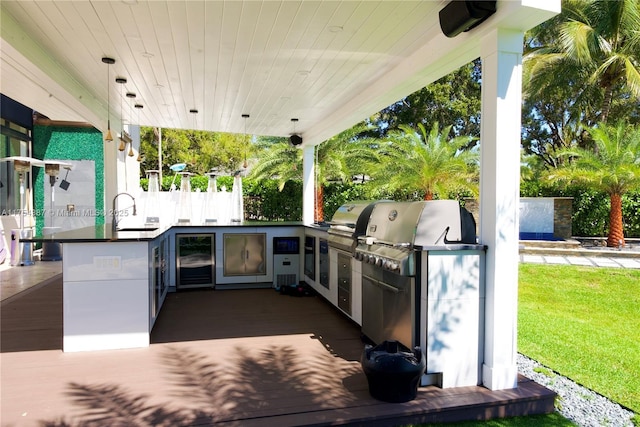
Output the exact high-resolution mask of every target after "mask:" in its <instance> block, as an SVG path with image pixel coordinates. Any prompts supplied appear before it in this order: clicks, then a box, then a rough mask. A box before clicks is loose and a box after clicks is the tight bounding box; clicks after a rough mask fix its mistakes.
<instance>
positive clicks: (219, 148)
mask: <svg viewBox="0 0 640 427" xmlns="http://www.w3.org/2000/svg"><path fill="white" fill-rule="evenodd" d="M158 140H159V132H158V130H157V129H155V128H149V127H143V128H141V130H140V143H141V150H140V152H141V154H142V156H143V160H142V165H141V172H142V173H144V171H145V170H149V169H157V168H158ZM253 152H254V147H253V146H252V144H251V141H250V140H249V138H248V137H247V136H246V135H242V134H231V133H222V132H206V131H194V130H182V129H162V165H163V166H162V173H163V175H166V174H172V173H173V172H171V170H170V169H169V167H170V166H171V165H173V164H176V163H186V164H187V170H188V171H189V172H193V173H196V174H199V175H204V174H205V173H206V172H208V171H209V170H210V169H211V168H214V167H215V168H219V169H222V170H225V171H227V172H233V171H236V170H238V169H240V168H242V167H243V166H244V165H245V162H246V161H248V159H249V158H251V156H252V155H253ZM245 167H246V166H245Z"/></svg>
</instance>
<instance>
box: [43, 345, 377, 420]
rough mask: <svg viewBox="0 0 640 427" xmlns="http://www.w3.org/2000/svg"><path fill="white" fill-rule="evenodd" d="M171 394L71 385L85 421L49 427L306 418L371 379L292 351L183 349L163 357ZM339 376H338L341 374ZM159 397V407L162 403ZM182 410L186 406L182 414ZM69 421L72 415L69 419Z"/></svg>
mask: <svg viewBox="0 0 640 427" xmlns="http://www.w3.org/2000/svg"><path fill="white" fill-rule="evenodd" d="M161 358H162V365H163V366H164V367H165V370H164V371H163V372H159V373H158V375H163V374H164V375H167V376H168V380H169V384H170V385H171V389H170V391H169V392H168V395H167V396H166V397H167V400H166V403H160V404H159V403H150V402H151V401H152V399H151V396H149V395H145V394H135V393H133V392H130V391H128V390H127V388H126V387H125V386H122V385H118V384H98V385H89V384H79V383H75V382H72V383H69V384H68V391H67V392H66V395H67V396H68V397H69V398H70V399H71V400H72V402H73V404H74V406H76V407H77V408H78V415H76V416H73V417H72V418H68V419H65V418H61V419H60V420H57V421H42V422H41V423H40V424H41V425H42V426H43V427H102V426H110V427H111V426H194V425H203V426H204V425H214V424H216V423H219V422H224V423H225V426H227V425H228V426H233V425H237V426H239V425H242V424H243V422H244V421H246V420H247V419H251V418H262V417H271V416H276V415H279V414H287V413H304V412H309V411H312V410H313V411H316V410H318V409H322V408H330V407H332V405H336V404H338V405H339V406H340V407H344V406H345V405H348V404H349V402H352V401H354V400H355V399H356V396H355V395H354V394H352V393H351V392H350V391H349V390H348V389H346V388H345V387H344V385H343V384H342V380H343V379H344V378H348V377H353V376H355V375H364V374H362V371H361V369H360V366H359V364H357V363H353V362H347V361H344V360H342V359H340V358H336V357H335V356H333V355H331V354H329V353H327V352H325V351H322V352H320V353H318V354H314V355H312V356H308V355H306V354H305V355H302V354H300V353H299V352H298V351H297V350H296V349H295V348H293V347H291V346H270V347H268V348H264V349H259V350H257V349H253V350H251V349H248V348H245V347H240V346H239V347H235V348H234V350H233V354H231V355H228V356H227V358H226V359H225V360H222V361H215V360H213V358H212V357H211V356H209V355H205V354H201V353H197V352H193V351H190V350H188V349H185V348H183V347H173V346H168V347H167V348H166V349H165V350H164V351H163V352H162V354H161ZM338 370H339V371H340V374H339V375H336V372H337V371H338ZM157 401H158V399H157V396H156V399H155V400H153V402H157ZM177 405H180V406H181V407H180V408H179V409H177V408H176V406H177ZM67 417H70V416H69V415H67Z"/></svg>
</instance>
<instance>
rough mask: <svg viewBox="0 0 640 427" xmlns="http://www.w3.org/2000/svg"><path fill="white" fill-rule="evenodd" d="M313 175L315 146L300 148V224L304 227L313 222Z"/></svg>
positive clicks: (314, 172) (314, 170)
mask: <svg viewBox="0 0 640 427" xmlns="http://www.w3.org/2000/svg"><path fill="white" fill-rule="evenodd" d="M315 175H316V164H315V146H313V145H306V146H304V147H303V148H302V223H303V224H305V225H309V224H313V222H314V212H315V204H314V201H315V196H316V189H315V187H316V185H315V182H316V181H315Z"/></svg>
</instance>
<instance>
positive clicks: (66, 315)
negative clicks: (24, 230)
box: [31, 222, 304, 352]
mask: <svg viewBox="0 0 640 427" xmlns="http://www.w3.org/2000/svg"><path fill="white" fill-rule="evenodd" d="M303 235H304V231H303V227H302V226H301V224H300V223H285V222H274V223H266V222H244V223H242V224H237V225H224V226H217V227H216V226H197V225H194V226H189V225H179V226H177V225H175V226H165V227H162V226H160V227H158V228H148V229H145V227H138V228H128V229H122V230H117V231H115V232H114V231H113V230H112V228H111V224H107V225H102V226H93V227H86V228H81V229H77V230H70V231H64V232H60V233H56V234H51V235H47V236H42V237H40V236H39V237H34V238H33V239H31V241H33V242H43V243H45V242H56V243H62V251H63V252H62V253H63V261H62V278H63V351H65V352H76V351H91V350H108V349H123V348H137V347H147V346H149V343H150V333H151V329H152V328H153V325H154V323H155V321H156V319H157V317H158V314H159V313H160V309H161V308H162V304H163V302H164V299H165V297H166V295H167V292H169V291H171V290H176V289H178V290H179V289H180V288H179V287H178V288H176V281H177V276H178V275H179V271H177V270H178V268H177V267H178V266H177V264H176V263H177V261H178V260H177V255H178V250H179V249H178V248H177V245H176V239H179V238H180V236H207V237H208V238H210V239H211V242H212V245H211V249H212V252H211V253H210V258H209V261H208V262H205V263H204V264H203V259H202V257H198V258H196V259H195V261H194V262H195V263H198V265H201V266H204V268H205V269H206V268H211V276H210V277H211V279H212V280H211V282H210V283H205V284H204V285H202V286H200V287H208V288H220V289H225V288H226V289H234V288H242V287H244V288H251V287H256V288H259V287H262V288H264V287H271V286H272V285H273V281H274V268H273V257H272V254H273V241H274V237H277V238H300V237H301V236H303ZM242 242H248V243H242ZM251 242H261V244H262V245H261V246H259V247H257V248H250V247H249V245H250V244H251ZM238 243H240V244H241V247H240V250H236V249H238ZM231 249H233V256H231V255H230V254H229V252H231ZM225 250H226V252H228V253H225ZM236 252H237V253H236ZM236 255H237V256H236ZM234 257H235V258H238V259H241V260H242V261H241V262H243V264H240V265H237V262H236V261H235V258H234ZM216 260H219V261H218V262H216ZM230 263H233V264H230ZM196 269H197V270H200V271H201V270H202V267H197V268H196ZM190 283H192V284H191V287H194V285H193V283H194V282H193V281H192V282H190Z"/></svg>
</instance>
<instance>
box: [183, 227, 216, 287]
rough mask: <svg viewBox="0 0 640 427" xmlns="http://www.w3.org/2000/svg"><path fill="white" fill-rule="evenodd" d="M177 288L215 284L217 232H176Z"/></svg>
mask: <svg viewBox="0 0 640 427" xmlns="http://www.w3.org/2000/svg"><path fill="white" fill-rule="evenodd" d="M176 269H177V271H176V277H177V281H176V282H177V283H176V288H177V289H178V290H180V289H190V288H213V287H214V286H215V277H216V276H215V234H176Z"/></svg>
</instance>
